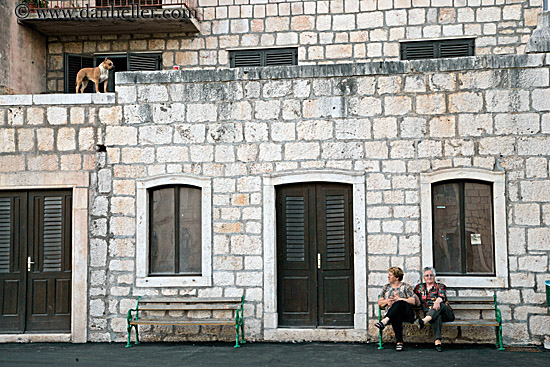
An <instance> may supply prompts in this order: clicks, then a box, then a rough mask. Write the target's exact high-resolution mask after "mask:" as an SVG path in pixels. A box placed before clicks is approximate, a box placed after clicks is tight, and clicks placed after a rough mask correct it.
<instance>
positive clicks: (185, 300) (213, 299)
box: [139, 297, 241, 305]
mask: <svg viewBox="0 0 550 367" xmlns="http://www.w3.org/2000/svg"><path fill="white" fill-rule="evenodd" d="M143 303H241V298H240V297H229V298H222V297H210V298H197V297H180V298H141V299H140V300H139V304H140V305H141V304H143Z"/></svg>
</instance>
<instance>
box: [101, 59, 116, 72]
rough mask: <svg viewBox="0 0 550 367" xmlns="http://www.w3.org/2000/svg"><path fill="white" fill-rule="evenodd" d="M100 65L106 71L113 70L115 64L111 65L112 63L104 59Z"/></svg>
mask: <svg viewBox="0 0 550 367" xmlns="http://www.w3.org/2000/svg"><path fill="white" fill-rule="evenodd" d="M101 65H102V66H103V67H104V68H105V69H107V70H111V69H114V68H115V64H113V62H112V61H111V60H110V59H108V58H105V60H103V62H102V63H101Z"/></svg>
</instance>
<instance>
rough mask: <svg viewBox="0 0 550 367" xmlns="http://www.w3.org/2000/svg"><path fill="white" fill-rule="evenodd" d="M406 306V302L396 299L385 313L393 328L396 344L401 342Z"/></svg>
mask: <svg viewBox="0 0 550 367" xmlns="http://www.w3.org/2000/svg"><path fill="white" fill-rule="evenodd" d="M407 306H409V304H408V303H407V302H405V301H397V302H395V303H394V304H393V305H392V307H391V308H390V309H389V310H388V313H387V314H386V317H387V318H388V319H389V322H390V323H391V326H392V328H393V332H394V333H395V339H396V340H397V344H402V343H403V321H404V320H405V319H406V318H407ZM409 307H410V306H409Z"/></svg>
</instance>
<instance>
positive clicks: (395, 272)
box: [388, 266, 405, 281]
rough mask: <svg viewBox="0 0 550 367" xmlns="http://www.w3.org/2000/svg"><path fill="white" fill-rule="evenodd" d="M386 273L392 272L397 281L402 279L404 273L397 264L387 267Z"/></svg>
mask: <svg viewBox="0 0 550 367" xmlns="http://www.w3.org/2000/svg"><path fill="white" fill-rule="evenodd" d="M388 273H392V274H393V276H394V277H396V278H397V279H399V281H401V280H403V275H405V273H403V269H401V268H398V267H397V266H393V267H391V268H389V269H388Z"/></svg>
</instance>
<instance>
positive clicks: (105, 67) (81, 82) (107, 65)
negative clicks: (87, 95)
mask: <svg viewBox="0 0 550 367" xmlns="http://www.w3.org/2000/svg"><path fill="white" fill-rule="evenodd" d="M114 68H115V65H114V64H113V62H112V61H111V60H109V59H108V58H105V60H103V62H102V63H101V64H99V66H98V67H96V68H82V69H80V71H79V72H78V74H76V93H78V90H79V89H80V93H84V89H86V87H87V86H88V81H90V80H91V81H92V82H94V84H95V91H96V93H99V83H102V82H105V84H103V86H104V88H103V92H104V93H107V84H108V83H109V70H111V69H113V70H114ZM80 86H82V88H80Z"/></svg>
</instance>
